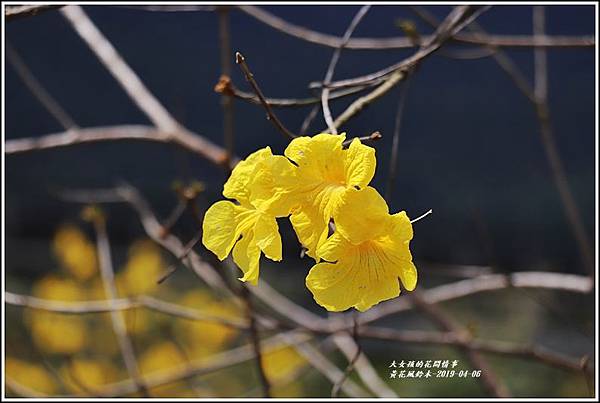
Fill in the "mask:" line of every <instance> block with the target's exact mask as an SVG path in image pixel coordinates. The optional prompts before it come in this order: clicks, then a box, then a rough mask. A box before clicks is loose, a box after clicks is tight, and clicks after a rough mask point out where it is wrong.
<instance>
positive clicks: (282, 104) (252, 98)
mask: <svg viewBox="0 0 600 403" xmlns="http://www.w3.org/2000/svg"><path fill="white" fill-rule="evenodd" d="M366 88H368V86H357V87H352V88H345V89H342V90H339V91H336V92H332V93H331V94H330V95H329V100H330V101H332V100H334V99H340V98H344V97H347V96H349V95H354V94H356V93H358V92H361V91H364V90H365V89H366ZM215 91H216V92H218V93H219V94H227V95H231V96H234V97H235V98H237V99H242V100H244V101H248V102H250V103H253V104H255V105H260V106H263V104H262V102H261V100H260V98H258V96H256V95H255V94H253V93H250V92H246V91H242V90H240V89H239V88H237V87H236V86H235V85H234V84H233V83H232V82H231V78H230V77H228V76H221V78H220V79H219V82H218V83H217V84H216V85H215ZM265 101H266V102H267V103H268V104H269V105H270V106H271V107H273V108H298V107H302V106H309V105H315V104H318V103H320V102H321V99H320V98H318V97H309V98H265Z"/></svg>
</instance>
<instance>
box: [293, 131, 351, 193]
mask: <svg viewBox="0 0 600 403" xmlns="http://www.w3.org/2000/svg"><path fill="white" fill-rule="evenodd" d="M345 139H346V136H345V135H344V134H340V135H332V134H327V133H321V134H317V135H316V136H313V137H297V138H295V139H294V140H292V141H291V142H290V144H289V145H288V146H287V148H286V149H285V156H286V157H288V158H289V159H291V160H292V161H294V162H295V163H296V164H297V165H298V168H299V170H300V171H301V172H302V174H301V175H302V179H303V180H305V181H308V182H310V181H321V182H322V181H325V182H343V181H344V179H345V174H344V160H345V158H344V156H345V150H343V149H342V143H343V142H344V140H345Z"/></svg>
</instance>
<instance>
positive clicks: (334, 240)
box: [317, 231, 352, 263]
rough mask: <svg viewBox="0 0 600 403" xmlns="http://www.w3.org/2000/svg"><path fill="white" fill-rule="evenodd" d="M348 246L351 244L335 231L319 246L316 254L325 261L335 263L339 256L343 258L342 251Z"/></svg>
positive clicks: (344, 251)
mask: <svg viewBox="0 0 600 403" xmlns="http://www.w3.org/2000/svg"><path fill="white" fill-rule="evenodd" d="M350 247H352V244H350V243H349V242H348V241H347V240H346V238H344V237H343V236H342V235H341V234H340V233H339V232H337V231H336V232H334V233H333V235H331V236H330V237H329V238H328V239H327V240H326V241H325V242H323V243H322V244H321V245H320V246H319V248H318V249H317V255H318V256H319V257H320V258H321V259H324V260H326V261H327V262H330V263H335V262H337V261H338V260H339V259H340V258H342V259H343V257H344V253H346V251H347V250H348V248H350Z"/></svg>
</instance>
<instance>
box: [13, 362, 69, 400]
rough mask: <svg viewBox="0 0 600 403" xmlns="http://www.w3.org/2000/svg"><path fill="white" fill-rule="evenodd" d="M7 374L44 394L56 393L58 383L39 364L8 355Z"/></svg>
mask: <svg viewBox="0 0 600 403" xmlns="http://www.w3.org/2000/svg"><path fill="white" fill-rule="evenodd" d="M4 370H5V371H6V372H5V376H6V377H9V378H10V379H12V380H13V381H15V382H17V383H19V384H20V385H23V386H25V387H27V388H29V389H31V390H32V391H35V392H38V393H40V394H42V395H48V396H51V395H54V394H55V393H56V392H57V389H58V388H57V385H56V382H55V381H54V379H53V378H52V376H51V375H50V374H49V373H48V371H46V369H44V367H42V366H41V365H39V364H32V363H29V362H26V361H22V360H19V359H16V358H13V357H6V361H5V363H4ZM30 397H33V396H30Z"/></svg>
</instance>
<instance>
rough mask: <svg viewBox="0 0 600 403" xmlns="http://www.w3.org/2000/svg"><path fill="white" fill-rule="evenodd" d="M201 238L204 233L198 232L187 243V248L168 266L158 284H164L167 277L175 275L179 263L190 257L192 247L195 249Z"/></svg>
mask: <svg viewBox="0 0 600 403" xmlns="http://www.w3.org/2000/svg"><path fill="white" fill-rule="evenodd" d="M200 239H202V234H201V233H197V234H196V235H195V236H194V237H193V238H192V239H191V240H190V241H189V242H188V243H187V244H186V245H185V249H184V250H183V253H182V254H181V255H179V256H177V262H175V263H173V264H172V265H171V266H169V267H168V268H167V270H165V273H164V274H163V275H162V276H160V278H159V279H158V280H157V281H156V282H157V283H158V284H162V283H163V282H164V281H165V280H166V279H168V278H169V277H171V276H172V275H173V273H175V271H177V268H178V267H179V264H180V263H181V261H182V260H183V259H185V258H186V257H188V255H189V254H190V252H191V251H192V249H194V246H196V245H197V244H198V242H200Z"/></svg>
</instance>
